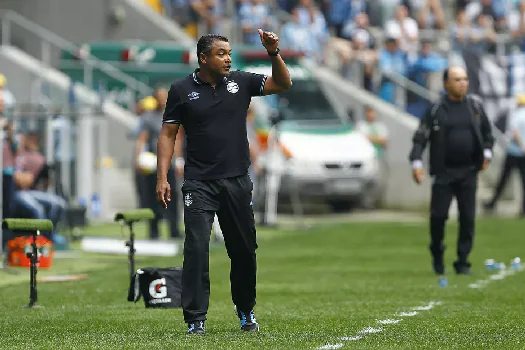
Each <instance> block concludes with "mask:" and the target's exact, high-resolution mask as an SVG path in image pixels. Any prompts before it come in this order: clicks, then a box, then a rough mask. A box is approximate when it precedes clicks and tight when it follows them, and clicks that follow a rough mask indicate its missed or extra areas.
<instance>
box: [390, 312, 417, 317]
mask: <svg viewBox="0 0 525 350" xmlns="http://www.w3.org/2000/svg"><path fill="white" fill-rule="evenodd" d="M416 315H417V311H410V312H398V313H397V314H395V315H394V316H399V317H412V316H416Z"/></svg>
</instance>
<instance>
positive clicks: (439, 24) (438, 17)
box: [412, 0, 445, 29]
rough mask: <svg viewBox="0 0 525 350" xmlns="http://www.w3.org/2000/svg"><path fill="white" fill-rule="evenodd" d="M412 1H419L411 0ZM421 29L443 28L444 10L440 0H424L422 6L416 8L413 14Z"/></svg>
mask: <svg viewBox="0 0 525 350" xmlns="http://www.w3.org/2000/svg"><path fill="white" fill-rule="evenodd" d="M412 3H421V2H419V1H412ZM414 17H416V18H417V21H418V24H419V28H421V29H444V28H445V12H444V11H443V8H442V7H441V1H440V0H424V6H422V7H420V8H418V9H417V13H415V14H414Z"/></svg>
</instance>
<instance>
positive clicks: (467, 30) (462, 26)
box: [451, 9, 472, 54]
mask: <svg viewBox="0 0 525 350" xmlns="http://www.w3.org/2000/svg"><path fill="white" fill-rule="evenodd" d="M451 35H452V38H451V42H452V51H454V52H455V53H458V54H459V53H460V52H461V49H462V48H463V47H465V46H466V45H467V44H468V43H469V42H470V38H471V36H472V26H471V23H470V22H469V20H468V17H467V14H466V12H465V10H464V9H460V10H458V11H457V13H456V21H455V22H454V24H453V26H452V29H451Z"/></svg>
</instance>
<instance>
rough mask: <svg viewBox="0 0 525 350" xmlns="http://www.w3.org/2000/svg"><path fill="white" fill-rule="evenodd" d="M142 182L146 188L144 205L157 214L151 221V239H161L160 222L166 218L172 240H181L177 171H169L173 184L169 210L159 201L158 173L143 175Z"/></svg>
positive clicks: (169, 177) (169, 179)
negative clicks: (157, 193)
mask: <svg viewBox="0 0 525 350" xmlns="http://www.w3.org/2000/svg"><path fill="white" fill-rule="evenodd" d="M139 181H140V180H139ZM142 182H143V185H144V186H145V189H143V196H144V202H145V203H144V204H145V206H146V208H150V209H151V210H153V212H154V213H155V219H154V220H151V221H150V230H149V235H150V238H151V239H158V238H159V220H161V219H163V218H166V219H168V221H169V225H170V236H171V238H179V237H180V232H179V212H178V210H177V207H178V198H177V197H178V191H177V183H176V178H175V171H174V170H173V168H170V169H169V171H168V182H169V183H170V184H171V202H168V209H167V210H165V209H164V208H162V206H161V205H160V204H159V202H158V201H157V197H156V193H155V188H156V187H157V173H156V172H155V173H153V174H147V175H143V178H142Z"/></svg>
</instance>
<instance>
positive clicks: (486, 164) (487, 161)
mask: <svg viewBox="0 0 525 350" xmlns="http://www.w3.org/2000/svg"><path fill="white" fill-rule="evenodd" d="M488 166H489V160H488V159H487V158H485V159H484V160H483V165H482V166H481V170H485V169H487V168H488Z"/></svg>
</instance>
